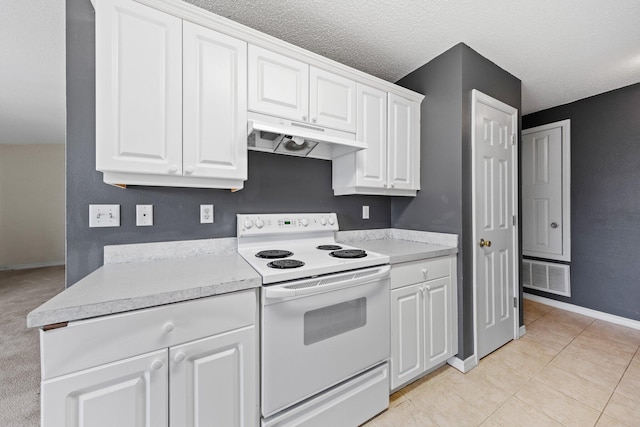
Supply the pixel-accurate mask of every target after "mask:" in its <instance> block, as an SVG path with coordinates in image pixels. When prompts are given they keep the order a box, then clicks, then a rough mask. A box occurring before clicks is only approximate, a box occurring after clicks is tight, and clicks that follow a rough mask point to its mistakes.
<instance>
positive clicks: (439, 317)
mask: <svg viewBox="0 0 640 427" xmlns="http://www.w3.org/2000/svg"><path fill="white" fill-rule="evenodd" d="M450 288H451V278H450V277H445V278H442V279H438V280H432V281H429V282H427V283H425V284H424V307H425V309H424V324H425V330H426V334H425V337H426V338H427V341H425V369H429V368H431V367H433V366H436V365H438V364H440V363H442V362H445V361H446V360H447V359H448V358H449V356H450V355H451V325H450V319H451V313H450V307H451V301H450V300H451V297H450V292H451V291H450Z"/></svg>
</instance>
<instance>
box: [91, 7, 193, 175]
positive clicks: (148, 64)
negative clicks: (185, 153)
mask: <svg viewBox="0 0 640 427" xmlns="http://www.w3.org/2000/svg"><path fill="white" fill-rule="evenodd" d="M96 16H97V19H96V98H97V103H96V147H97V162H96V163H97V169H99V170H102V171H118V172H139V173H148V174H160V175H171V174H177V175H179V174H181V173H182V117H181V112H182V57H181V53H182V20H181V19H179V18H176V17H173V16H170V15H167V14H165V13H162V12H159V11H157V10H155V9H152V8H150V7H147V6H144V5H141V4H138V3H135V2H131V1H126V0H111V1H108V2H103V1H100V2H97V3H96Z"/></svg>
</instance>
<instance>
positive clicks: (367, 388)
mask: <svg viewBox="0 0 640 427" xmlns="http://www.w3.org/2000/svg"><path fill="white" fill-rule="evenodd" d="M336 231H338V219H337V217H336V214H335V213H312V214H264V215H257V214H255V215H254V214H252V215H238V253H239V254H240V255H241V256H242V257H243V258H244V259H245V260H246V261H247V262H248V263H249V264H250V265H251V266H252V267H253V268H254V269H255V270H256V271H257V272H258V273H259V274H260V275H261V276H262V283H263V285H264V286H263V287H262V289H261V290H260V305H261V310H260V336H261V339H260V350H261V351H260V366H261V369H260V377H261V381H260V387H261V393H260V395H261V398H260V411H261V413H262V420H261V425H262V427H275V426H283V425H301V424H304V425H323V426H324V425H339V426H358V425H361V424H363V423H364V422H365V421H366V420H368V419H370V418H371V417H373V416H375V415H376V414H377V413H379V412H381V411H383V410H384V409H385V408H387V407H388V405H389V364H388V359H389V323H390V320H389V293H390V290H389V288H390V279H389V275H390V273H389V272H390V267H389V265H388V263H389V257H388V256H386V255H382V254H379V253H375V252H368V251H363V250H361V249H358V248H354V247H352V246H347V245H343V244H342V243H337V242H336V241H335V238H334V233H335V232H336ZM343 257H346V258H343Z"/></svg>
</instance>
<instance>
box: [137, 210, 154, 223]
mask: <svg viewBox="0 0 640 427" xmlns="http://www.w3.org/2000/svg"><path fill="white" fill-rule="evenodd" d="M136 225H137V226H138V227H148V226H150V225H153V205H136Z"/></svg>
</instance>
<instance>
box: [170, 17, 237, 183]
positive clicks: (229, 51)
mask: <svg viewBox="0 0 640 427" xmlns="http://www.w3.org/2000/svg"><path fill="white" fill-rule="evenodd" d="M183 26H184V27H183V46H184V54H183V61H184V70H183V73H184V105H183V123H184V139H183V144H184V148H183V155H184V157H183V166H184V174H185V175H186V176H198V177H213V178H226V179H241V180H246V179H247V44H246V43H245V42H243V41H241V40H238V39H235V38H233V37H229V36H226V35H224V34H220V33H218V32H216V31H213V30H210V29H208V28H205V27H202V26H200V25H195V24H192V23H190V22H184V24H183Z"/></svg>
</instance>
